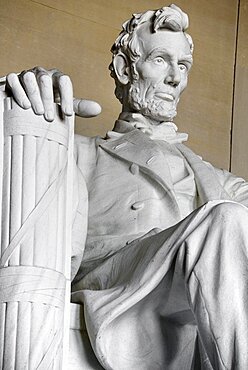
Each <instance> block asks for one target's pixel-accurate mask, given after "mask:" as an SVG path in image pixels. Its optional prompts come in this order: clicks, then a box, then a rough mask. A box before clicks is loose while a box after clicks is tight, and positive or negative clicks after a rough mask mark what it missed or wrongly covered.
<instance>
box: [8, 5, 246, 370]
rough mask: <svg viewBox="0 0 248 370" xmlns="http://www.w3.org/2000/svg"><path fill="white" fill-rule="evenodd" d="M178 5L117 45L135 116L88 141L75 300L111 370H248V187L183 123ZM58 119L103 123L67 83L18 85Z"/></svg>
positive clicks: (138, 19) (79, 157) (41, 75)
mask: <svg viewBox="0 0 248 370" xmlns="http://www.w3.org/2000/svg"><path fill="white" fill-rule="evenodd" d="M187 27H188V17H187V15H186V14H185V13H184V12H182V10H181V9H180V8H178V7H176V6H175V5H171V6H169V7H164V8H162V9H159V10H156V11H147V12H144V13H141V14H135V15H134V16H133V17H132V19H131V20H129V21H127V22H126V23H125V24H124V25H123V31H122V32H121V33H120V35H119V37H118V38H117V40H116V41H115V43H114V45H113V47H112V53H113V60H112V63H111V65H110V70H111V76H112V77H113V78H114V79H115V83H116V91H115V93H116V96H117V98H118V99H119V100H120V102H121V104H122V112H121V114H120V116H119V118H118V119H117V121H116V122H115V125H114V128H113V131H109V132H107V134H106V137H104V138H101V137H93V138H88V137H82V136H75V161H76V165H77V174H76V175H75V182H76V185H77V186H76V187H77V189H78V194H77V204H76V205H75V209H76V211H75V215H74V217H75V220H74V228H73V245H72V249H73V255H72V275H73V276H72V278H73V281H72V302H75V303H80V304H83V306H84V311H85V321H86V327H87V331H88V335H89V338H90V341H91V345H92V348H93V350H94V352H95V355H96V356H97V359H98V361H99V363H100V364H101V366H102V367H103V368H104V369H108V370H110V369H114V370H130V369H132V370H151V369H152V370H155V369H160V370H162V369H168V370H179V369H185V370H187V369H188V370H190V369H207V370H210V369H211V370H217V369H236V370H246V369H248V322H247V321H248V315H247V302H248V284H247V281H248V279H247V276H248V258H247V256H248V228H247V225H248V210H247V208H246V206H247V205H248V184H247V183H246V182H245V181H244V180H243V179H241V178H238V177H236V176H234V175H232V174H231V173H229V172H227V171H225V170H221V169H217V168H214V167H213V166H212V165H211V164H209V163H206V162H204V161H202V160H201V158H200V157H198V156H197V155H196V154H194V153H193V152H192V151H191V150H190V149H189V148H187V147H186V146H185V145H184V144H183V143H184V142H185V141H186V140H187V135H186V134H183V133H178V132H177V127H176V125H175V124H174V123H173V118H174V117H175V116H176V109H177V104H178V102H179V99H180V96H181V94H182V92H183V91H184V89H185V88H186V86H187V80H188V74H189V71H190V68H191V66H192V61H193V58H192V54H193V42H192V39H191V37H190V36H189V35H188V34H187V33H186V32H185V30H186V29H187ZM7 86H8V88H9V89H11V92H12V94H13V97H14V98H15V100H16V102H17V103H18V104H19V105H20V106H21V107H22V108H24V109H28V108H30V107H31V108H32V109H33V110H34V112H35V113H36V114H41V115H42V114H44V117H45V119H46V120H48V121H52V120H53V117H54V112H53V105H52V104H53V88H56V89H57V90H58V91H59V93H60V97H61V107H62V110H63V112H64V113H65V114H66V115H69V116H70V115H71V114H72V112H73V107H74V111H75V112H76V113H77V114H78V115H81V116H90V115H94V114H97V113H99V110H100V109H99V106H98V105H97V104H95V103H93V102H87V101H81V100H78V99H74V103H73V97H72V86H71V81H70V79H69V77H68V76H65V75H63V74H62V73H60V72H58V71H55V70H52V71H46V70H44V69H43V68H38V67H37V68H34V69H33V70H30V71H25V72H23V73H21V74H20V75H19V76H17V75H15V74H13V73H11V74H9V75H8V76H7Z"/></svg>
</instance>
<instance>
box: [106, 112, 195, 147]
mask: <svg viewBox="0 0 248 370" xmlns="http://www.w3.org/2000/svg"><path fill="white" fill-rule="evenodd" d="M135 129H137V130H140V131H141V132H143V133H144V134H146V135H148V136H149V137H150V138H151V139H152V140H163V141H166V142H168V143H170V144H175V143H182V142H183V141H186V140H187V139H188V134H185V133H178V132H177V126H176V125H175V124H174V123H173V122H162V123H160V124H159V125H156V126H155V125H151V124H150V122H149V120H148V119H147V118H146V117H145V116H142V114H139V113H129V112H122V113H121V114H120V116H119V119H118V120H117V121H116V122H115V126H114V129H113V131H108V132H107V135H106V136H107V138H108V139H113V138H117V137H120V136H122V135H124V134H125V133H127V132H130V131H132V130H135Z"/></svg>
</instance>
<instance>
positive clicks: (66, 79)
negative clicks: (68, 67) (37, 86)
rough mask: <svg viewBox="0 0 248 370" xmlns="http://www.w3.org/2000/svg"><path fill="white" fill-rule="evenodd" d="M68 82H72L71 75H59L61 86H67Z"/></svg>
mask: <svg viewBox="0 0 248 370" xmlns="http://www.w3.org/2000/svg"><path fill="white" fill-rule="evenodd" d="M68 84H71V79H70V77H69V76H67V75H62V76H60V77H59V85H60V86H65V85H68Z"/></svg>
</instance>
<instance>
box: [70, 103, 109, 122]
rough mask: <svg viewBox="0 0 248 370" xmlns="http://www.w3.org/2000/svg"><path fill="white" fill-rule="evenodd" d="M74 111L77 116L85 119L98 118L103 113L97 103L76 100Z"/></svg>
mask: <svg viewBox="0 0 248 370" xmlns="http://www.w3.org/2000/svg"><path fill="white" fill-rule="evenodd" d="M73 109H74V112H75V114H76V115H78V116H80V117H84V118H90V117H95V116H98V114H100V113H101V111H102V108H101V106H100V105H99V104H98V103H97V102H95V101H92V100H86V99H74V101H73Z"/></svg>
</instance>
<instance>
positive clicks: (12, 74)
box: [6, 72, 17, 83]
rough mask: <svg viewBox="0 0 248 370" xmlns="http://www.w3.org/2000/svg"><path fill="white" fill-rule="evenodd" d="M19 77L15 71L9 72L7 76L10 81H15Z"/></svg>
mask: <svg viewBox="0 0 248 370" xmlns="http://www.w3.org/2000/svg"><path fill="white" fill-rule="evenodd" d="M16 77H17V74H16V73H14V72H11V73H9V74H8V75H7V76H6V79H7V81H8V82H9V83H11V82H13V81H14V80H15V79H16Z"/></svg>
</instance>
